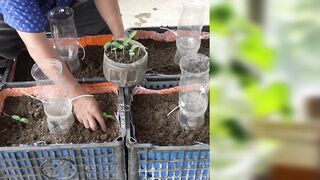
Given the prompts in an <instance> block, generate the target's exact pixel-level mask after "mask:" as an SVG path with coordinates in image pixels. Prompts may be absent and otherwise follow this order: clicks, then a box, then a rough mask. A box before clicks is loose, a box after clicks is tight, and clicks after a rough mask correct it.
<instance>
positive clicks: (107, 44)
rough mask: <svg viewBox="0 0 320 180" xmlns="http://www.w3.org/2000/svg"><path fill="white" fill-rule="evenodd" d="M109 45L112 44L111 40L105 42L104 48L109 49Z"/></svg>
mask: <svg viewBox="0 0 320 180" xmlns="http://www.w3.org/2000/svg"><path fill="white" fill-rule="evenodd" d="M109 46H111V42H107V43H105V44H104V46H103V48H104V49H107V48H108V47H109Z"/></svg>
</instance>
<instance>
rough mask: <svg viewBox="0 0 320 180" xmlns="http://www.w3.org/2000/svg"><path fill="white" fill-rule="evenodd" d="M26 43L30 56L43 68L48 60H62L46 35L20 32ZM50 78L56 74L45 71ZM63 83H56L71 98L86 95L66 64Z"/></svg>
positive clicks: (48, 70)
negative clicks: (42, 65)
mask: <svg viewBox="0 0 320 180" xmlns="http://www.w3.org/2000/svg"><path fill="white" fill-rule="evenodd" d="M18 33H19V35H20V37H21V38H22V40H23V41H24V43H25V45H26V47H27V49H28V51H29V54H30V56H31V57H32V58H33V59H34V60H35V62H36V63H37V64H38V65H39V66H40V67H41V64H43V63H45V62H46V61H47V60H48V59H60V57H59V55H58V54H57V52H56V51H55V50H54V49H53V47H52V45H51V43H50V42H49V40H48V39H47V38H46V36H45V34H44V33H24V32H18ZM42 70H43V71H44V73H45V74H46V75H47V76H48V77H53V76H54V75H55V74H52V73H51V72H50V69H43V68H42ZM62 76H63V81H59V82H55V83H57V84H58V86H59V87H61V88H64V89H66V90H68V91H67V93H68V96H69V97H71V98H72V97H75V96H78V95H80V94H83V93H85V92H84V90H83V88H82V87H81V86H80V85H79V83H78V82H77V81H76V80H75V79H74V78H73V76H72V74H71V73H70V71H69V70H68V68H67V66H66V64H65V63H63V72H62Z"/></svg>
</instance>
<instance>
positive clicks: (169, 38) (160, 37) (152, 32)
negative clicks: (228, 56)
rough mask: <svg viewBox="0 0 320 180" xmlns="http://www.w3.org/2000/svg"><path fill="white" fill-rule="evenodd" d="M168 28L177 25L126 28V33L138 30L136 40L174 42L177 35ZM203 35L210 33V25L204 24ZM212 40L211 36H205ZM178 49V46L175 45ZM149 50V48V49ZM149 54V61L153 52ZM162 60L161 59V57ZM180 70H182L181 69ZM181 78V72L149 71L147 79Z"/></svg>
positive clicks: (172, 28) (174, 28) (171, 28)
mask: <svg viewBox="0 0 320 180" xmlns="http://www.w3.org/2000/svg"><path fill="white" fill-rule="evenodd" d="M163 28H167V29H170V30H173V31H175V30H176V29H177V27H175V26H172V27H171V26H167V27H142V28H129V29H127V30H126V34H130V33H131V32H132V31H137V35H136V36H135V38H134V39H135V40H137V41H139V40H148V39H149V40H154V41H156V42H163V43H170V42H173V43H175V41H176V37H175V35H174V34H173V33H172V32H170V31H168V30H167V29H163ZM202 31H203V32H202V35H208V34H209V32H210V28H209V26H204V27H203V29H202ZM204 39H208V40H210V36H208V37H206V38H204ZM175 49H176V46H175ZM147 50H148V49H147ZM148 54H149V62H150V56H151V55H152V54H151V53H148ZM207 56H209V47H208V54H207ZM159 61H161V59H159ZM172 63H174V56H173V58H172ZM179 72H180V71H179ZM179 78H180V73H177V74H170V75H169V74H163V73H152V74H151V73H147V79H148V80H155V81H166V80H179Z"/></svg>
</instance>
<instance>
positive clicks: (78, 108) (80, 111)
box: [72, 97, 107, 132]
mask: <svg viewBox="0 0 320 180" xmlns="http://www.w3.org/2000/svg"><path fill="white" fill-rule="evenodd" d="M72 103H73V108H74V109H73V110H74V112H75V113H76V116H77V118H78V120H79V122H80V123H81V124H83V125H84V126H85V127H86V128H87V129H89V128H91V129H92V130H93V131H96V130H98V129H99V126H100V128H101V129H102V130H103V131H104V132H105V131H106V130H107V126H106V123H105V120H104V118H103V116H102V112H101V110H100V108H99V105H98V102H97V101H96V100H95V99H94V98H93V97H81V98H78V99H75V100H74V101H73V102H72ZM98 124H99V126H98Z"/></svg>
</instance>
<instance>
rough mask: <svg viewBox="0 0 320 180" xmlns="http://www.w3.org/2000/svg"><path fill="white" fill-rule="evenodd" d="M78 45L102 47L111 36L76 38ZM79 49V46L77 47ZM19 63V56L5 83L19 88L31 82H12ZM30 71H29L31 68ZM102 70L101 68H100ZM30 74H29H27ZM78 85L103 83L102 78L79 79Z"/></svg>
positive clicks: (9, 70)
mask: <svg viewBox="0 0 320 180" xmlns="http://www.w3.org/2000/svg"><path fill="white" fill-rule="evenodd" d="M78 41H79V43H80V44H81V45H82V46H83V47H86V46H103V45H104V44H105V43H106V42H110V41H112V35H110V34H109V35H97V36H85V37H80V38H78ZM79 47H80V46H79ZM18 61H19V56H18V57H17V58H16V59H15V61H14V63H13V65H12V67H10V68H9V69H8V76H9V77H8V78H7V79H6V82H10V84H11V85H17V86H20V85H22V84H24V83H27V84H32V82H33V81H23V82H12V81H13V80H14V77H15V72H16V66H17V62H18ZM102 62H103V56H101V65H102ZM29 68H30V71H31V67H29ZM101 68H102V67H101ZM27 73H30V72H27ZM77 80H78V82H80V83H88V82H89V83H96V82H105V81H106V80H105V78H104V77H95V78H81V79H77Z"/></svg>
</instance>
